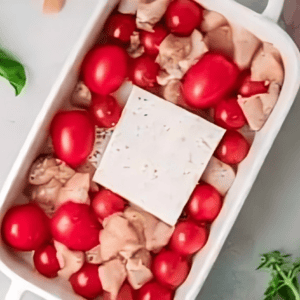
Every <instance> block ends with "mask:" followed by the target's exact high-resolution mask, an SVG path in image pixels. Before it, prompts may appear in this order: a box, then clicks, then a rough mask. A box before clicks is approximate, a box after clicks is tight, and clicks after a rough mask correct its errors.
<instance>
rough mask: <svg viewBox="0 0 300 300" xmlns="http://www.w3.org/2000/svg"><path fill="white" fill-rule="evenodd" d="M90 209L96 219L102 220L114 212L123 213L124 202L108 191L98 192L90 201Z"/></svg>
mask: <svg viewBox="0 0 300 300" xmlns="http://www.w3.org/2000/svg"><path fill="white" fill-rule="evenodd" d="M91 205H92V208H93V210H94V212H95V214H96V215H97V217H98V218H100V219H101V220H104V219H105V218H107V217H109V216H110V215H112V214H114V213H116V212H123V211H124V209H125V202H124V200H123V198H122V197H120V196H119V195H117V194H115V193H113V192H112V191H110V190H106V189H103V190H100V191H99V192H98V193H97V194H96V195H95V196H94V198H93V200H92V204H91Z"/></svg>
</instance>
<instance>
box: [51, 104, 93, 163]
mask: <svg viewBox="0 0 300 300" xmlns="http://www.w3.org/2000/svg"><path fill="white" fill-rule="evenodd" d="M50 134H51V138H52V143H53V148H54V152H55V153H56V155H57V156H58V158H60V159H61V160H63V161H65V162H66V163H67V164H68V165H70V166H71V167H77V166H78V165H80V164H82V163H83V162H85V160H86V159H87V157H88V156H89V154H90V153H91V151H92V150H93V146H94V141H95V127H94V125H93V124H92V122H91V121H90V118H89V114H88V113H87V112H86V111H79V110H73V111H62V112H59V113H57V114H56V115H55V116H54V118H53V120H52V122H51V127H50Z"/></svg>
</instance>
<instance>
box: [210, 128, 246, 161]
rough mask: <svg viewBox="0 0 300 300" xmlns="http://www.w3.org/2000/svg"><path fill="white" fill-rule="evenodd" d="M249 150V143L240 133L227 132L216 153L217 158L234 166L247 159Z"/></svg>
mask: <svg viewBox="0 0 300 300" xmlns="http://www.w3.org/2000/svg"><path fill="white" fill-rule="evenodd" d="M249 149H250V145H249V143H248V142H247V140H246V139H245V138H244V137H243V136H242V135H241V134H240V133H239V132H237V131H233V130H227V131H226V133H225V134H224V136H223V138H222V140H221V142H220V144H219V145H218V147H217V149H216V151H215V156H216V157H217V158H218V159H220V160H221V161H222V162H224V163H226V164H229V165H234V164H238V163H240V162H241V161H242V160H244V159H245V157H246V156H247V154H248V152H249Z"/></svg>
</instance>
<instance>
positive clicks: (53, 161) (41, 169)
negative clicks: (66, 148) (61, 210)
mask: <svg viewBox="0 0 300 300" xmlns="http://www.w3.org/2000/svg"><path fill="white" fill-rule="evenodd" d="M74 174H75V171H74V170H73V169H71V168H70V167H69V166H68V165H66V163H65V162H63V161H62V160H60V159H57V158H53V157H51V156H46V157H42V158H38V159H37V160H36V161H35V162H34V163H33V165H32V167H31V169H30V174H29V183H30V184H34V185H40V184H45V183H47V182H49V181H50V180H51V179H52V178H55V179H56V180H58V181H60V182H61V183H62V184H65V183H66V182H67V181H68V180H69V179H70V178H71V177H72V176H73V175H74Z"/></svg>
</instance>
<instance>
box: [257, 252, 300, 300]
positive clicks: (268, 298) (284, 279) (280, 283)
mask: <svg viewBox="0 0 300 300" xmlns="http://www.w3.org/2000/svg"><path fill="white" fill-rule="evenodd" d="M261 260H262V262H261V264H260V265H259V267H258V268H257V270H258V269H263V270H268V271H270V272H271V275H272V279H271V281H270V282H269V286H268V288H267V290H266V291H265V293H264V300H278V299H282V300H300V287H299V283H298V275H299V273H300V259H296V260H295V261H294V262H292V261H291V255H289V254H282V253H280V252H279V251H273V252H269V253H266V254H263V255H262V257H261Z"/></svg>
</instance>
